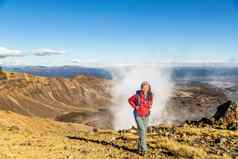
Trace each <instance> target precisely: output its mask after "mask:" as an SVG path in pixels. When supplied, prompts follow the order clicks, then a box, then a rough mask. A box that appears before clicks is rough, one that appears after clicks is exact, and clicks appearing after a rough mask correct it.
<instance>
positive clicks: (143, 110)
mask: <svg viewBox="0 0 238 159" xmlns="http://www.w3.org/2000/svg"><path fill="white" fill-rule="evenodd" d="M137 96H138V97H137ZM152 97H153V96H152ZM137 98H140V105H137ZM128 102H129V104H130V105H131V106H132V108H134V109H135V111H136V112H137V113H138V114H139V116H142V117H144V116H147V115H148V114H149V113H150V108H151V106H152V104H153V98H152V99H145V96H144V94H143V92H142V91H140V93H139V94H138V95H137V94H135V95H133V96H131V97H130V98H129V99H128Z"/></svg>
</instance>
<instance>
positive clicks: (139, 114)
mask: <svg viewBox="0 0 238 159" xmlns="http://www.w3.org/2000/svg"><path fill="white" fill-rule="evenodd" d="M128 102H129V104H130V105H131V106H132V107H133V109H134V117H135V121H136V124H137V128H138V135H139V141H138V153H139V154H140V155H145V153H146V151H147V144H146V133H147V126H148V122H149V115H150V109H151V106H152V103H153V94H152V92H151V86H150V84H149V83H148V82H147V81H144V82H142V84H141V89H140V90H138V91H136V94H135V95H133V96H131V97H130V98H129V99H128Z"/></svg>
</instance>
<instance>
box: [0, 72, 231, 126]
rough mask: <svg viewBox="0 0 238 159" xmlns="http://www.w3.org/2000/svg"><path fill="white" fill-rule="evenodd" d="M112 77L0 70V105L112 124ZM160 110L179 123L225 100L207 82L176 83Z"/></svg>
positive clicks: (206, 112)
mask: <svg viewBox="0 0 238 159" xmlns="http://www.w3.org/2000/svg"><path fill="white" fill-rule="evenodd" d="M112 85H113V81H112V80H106V79H102V78H98V77H93V76H83V75H79V76H75V77H72V78H60V77H57V78H54V77H41V76H33V75H31V74H27V73H13V72H3V73H2V74H1V79H0V109H2V110H10V111H14V112H17V113H20V114H23V115H28V116H39V117H46V118H51V119H56V120H58V121H65V122H76V123H83V124H87V125H91V126H96V127H99V128H112V124H111V123H112V122H111V121H112V120H113V117H112V115H111V114H110V111H109V106H110V105H111V103H112V100H111V99H112V98H111V95H110V91H109V90H110V88H111V86H112ZM175 88H176V89H175V91H174V95H173V96H172V97H171V99H170V101H169V102H168V103H167V107H166V109H165V110H164V116H165V117H166V118H164V119H165V121H164V122H165V123H166V122H172V123H183V122H185V121H186V120H199V119H201V118H202V117H209V116H212V115H213V114H214V113H215V111H216V108H217V106H218V105H221V104H223V103H225V102H227V101H228V98H227V96H226V95H225V93H224V90H222V89H220V88H217V87H214V86H212V85H209V84H202V83H194V82H190V83H178V84H177V85H176V87H175Z"/></svg>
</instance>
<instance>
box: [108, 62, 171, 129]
mask: <svg viewBox="0 0 238 159" xmlns="http://www.w3.org/2000/svg"><path fill="white" fill-rule="evenodd" d="M119 72H120V74H121V79H119V80H117V82H116V84H115V86H114V87H113V89H112V95H113V97H114V102H115V104H114V105H113V106H112V107H111V112H112V114H113V115H114V120H113V126H114V129H117V130H118V129H127V128H130V127H132V126H133V125H134V126H135V122H134V117H133V109H132V107H130V106H129V104H128V98H129V97H130V96H131V95H133V94H135V91H136V90H138V89H140V84H141V82H142V81H149V82H150V84H151V86H152V91H153V93H154V104H153V107H152V110H151V116H150V124H153V123H155V122H160V121H163V120H164V119H163V118H166V117H165V116H162V115H163V113H162V111H163V109H164V108H165V105H166V102H167V101H168V99H169V98H170V96H171V94H172V91H173V85H174V84H173V82H172V80H171V78H170V77H171V71H170V69H169V68H165V67H159V66H133V67H129V68H124V69H121V70H120V71H119Z"/></svg>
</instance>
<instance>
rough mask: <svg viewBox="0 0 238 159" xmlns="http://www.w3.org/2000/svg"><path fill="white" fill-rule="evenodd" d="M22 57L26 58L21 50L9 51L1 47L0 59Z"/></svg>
mask: <svg viewBox="0 0 238 159" xmlns="http://www.w3.org/2000/svg"><path fill="white" fill-rule="evenodd" d="M22 56H24V55H23V54H22V51H21V50H16V49H8V48H5V47H1V46H0V58H7V57H22Z"/></svg>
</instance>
